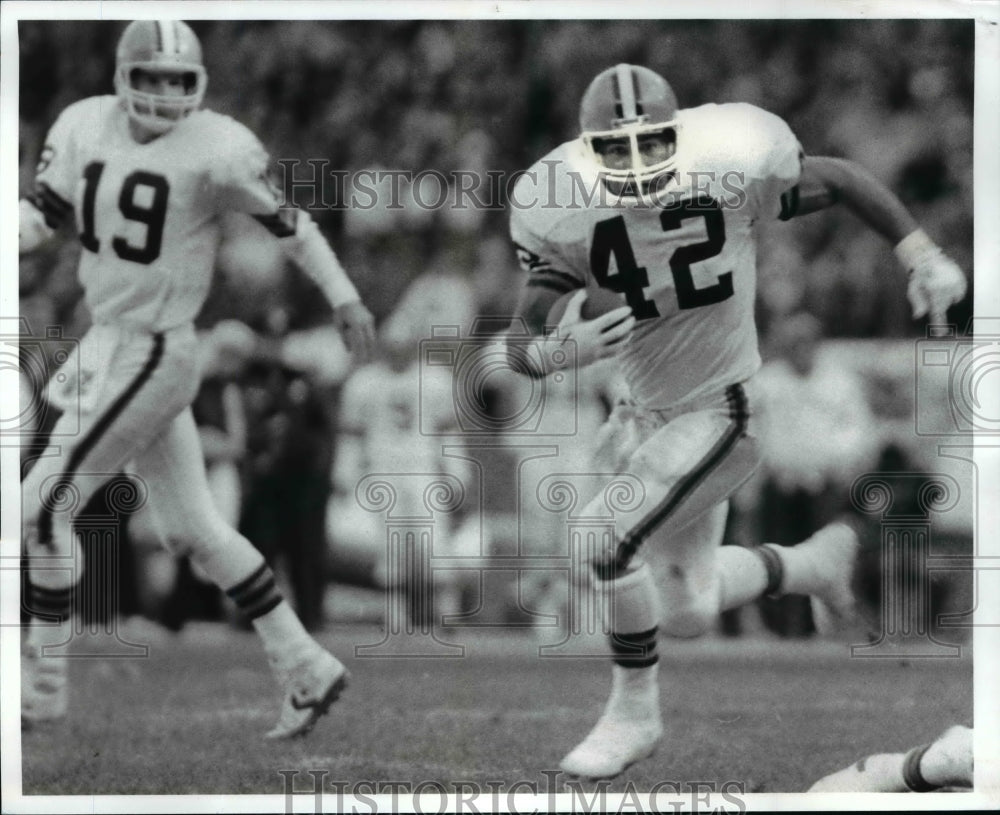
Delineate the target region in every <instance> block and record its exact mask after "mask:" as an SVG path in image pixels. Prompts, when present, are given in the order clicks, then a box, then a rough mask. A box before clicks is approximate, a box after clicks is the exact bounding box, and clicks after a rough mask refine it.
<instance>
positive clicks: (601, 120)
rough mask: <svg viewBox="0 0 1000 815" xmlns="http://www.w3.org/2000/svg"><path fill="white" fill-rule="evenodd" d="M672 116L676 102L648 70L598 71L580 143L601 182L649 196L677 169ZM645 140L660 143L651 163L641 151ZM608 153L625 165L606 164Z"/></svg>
mask: <svg viewBox="0 0 1000 815" xmlns="http://www.w3.org/2000/svg"><path fill="white" fill-rule="evenodd" d="M676 114H677V97H676V96H675V95H674V92H673V89H672V88H671V87H670V85H669V84H668V83H667V80H665V79H664V78H663V77H662V76H660V75H659V74H658V73H656V72H655V71H651V70H650V69H649V68H643V67H641V66H639V65H628V64H625V63H621V64H619V65H615V66H614V67H613V68H608V69H606V70H604V71H601V73H599V74H598V75H597V76H596V77H594V79H593V81H592V82H591V83H590V85H589V86H588V87H587V90H586V91H585V92H584V94H583V99H582V100H581V102H580V139H581V141H582V142H583V145H584V148H585V150H586V153H587V156H588V158H590V159H591V160H592V161H593V162H594V163H595V164H596V165H597V166H598V168H599V171H600V173H601V174H602V176H603V177H604V179H605V181H610V182H613V183H614V185H615V186H617V187H618V188H621V189H624V188H627V187H632V188H634V187H635V186H636V185H638V186H639V187H640V189H642V190H648V188H649V186H650V184H651V182H652V181H653V180H654V179H656V178H657V177H658V176H661V175H664V174H667V173H670V172H671V171H672V170H673V168H674V166H675V165H676V162H677V159H676V157H675V152H676V147H677V132H678V124H677V121H676ZM649 139H656V140H657V141H659V142H660V146H659V150H658V151H657V153H656V154H655V157H651V154H650V153H649V152H647V151H646V150H645V149H643V147H642V144H643V143H644V142H645V141H646V140H649ZM609 148H612V149H615V150H616V152H617V153H618V154H619V155H620V156H621V157H622V159H623V160H622V161H621V162H620V163H616V164H615V166H612V165H610V164H609V163H608V161H607V159H606V153H607V151H608V149H609Z"/></svg>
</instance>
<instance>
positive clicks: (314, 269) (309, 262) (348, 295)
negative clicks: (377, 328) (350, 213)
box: [278, 210, 360, 308]
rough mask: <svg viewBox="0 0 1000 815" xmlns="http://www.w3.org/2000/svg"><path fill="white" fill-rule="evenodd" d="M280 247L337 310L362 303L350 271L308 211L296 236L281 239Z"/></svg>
mask: <svg viewBox="0 0 1000 815" xmlns="http://www.w3.org/2000/svg"><path fill="white" fill-rule="evenodd" d="M278 245H279V246H281V248H282V249H283V251H284V252H285V255H286V256H287V257H288V258H289V259H291V260H292V262H294V263H295V265H296V266H298V267H299V268H300V269H301V270H302V271H303V272H304V273H305V274H306V276H307V277H309V278H310V279H311V280H312V281H313V282H314V283H316V285H317V286H319V288H320V291H322V292H323V296H324V297H325V298H326V299H327V301H328V302H329V303H330V305H331V306H333V307H334V308H337V307H338V306H342V305H344V304H345V303H351V302H354V301H357V300H360V298H359V297H358V292H357V290H356V289H355V288H354V284H353V283H352V282H351V279H350V278H349V277H348V276H347V272H345V271H344V268H343V266H341V265H340V261H339V260H337V256H336V255H335V254H334V252H333V249H331V248H330V244H328V243H327V242H326V238H324V237H323V235H322V233H321V232H320V231H319V227H318V226H316V223H315V221H313V219H312V218H311V217H309V213H308V212H306V211H305V210H299V211H298V213H297V221H296V227H295V233H294V234H292V235H288V236H287V237H283V238H280V239H279V241H278Z"/></svg>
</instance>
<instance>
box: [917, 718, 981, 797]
mask: <svg viewBox="0 0 1000 815" xmlns="http://www.w3.org/2000/svg"><path fill="white" fill-rule="evenodd" d="M932 754H933V755H932ZM924 761H925V762H927V763H928V764H930V763H933V766H934V767H935V773H934V774H935V776H941V779H940V781H938V784H939V785H940V786H942V787H971V786H973V753H972V729H971V728H969V727H965V726H964V725H960V724H956V725H954V726H952V727H949V728H948V729H947V730H945V731H944V733H943V734H942V735H941V736H940V737H939V738H938V739H937V741H935V742H934V743H933V744H932V745H931V746H930V747H928V748H927V752H926V753H925V754H924ZM928 772H930V770H928Z"/></svg>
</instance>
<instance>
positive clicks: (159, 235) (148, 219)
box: [80, 161, 170, 264]
mask: <svg viewBox="0 0 1000 815" xmlns="http://www.w3.org/2000/svg"><path fill="white" fill-rule="evenodd" d="M103 172H104V162H103V161H92V162H90V164H88V165H87V166H86V168H85V169H84V171H83V179H84V182H85V186H84V188H83V206H82V208H81V215H82V221H83V231H82V232H81V233H80V243H81V244H83V248H84V249H86V250H87V251H88V252H95V253H96V252H97V251H98V250H99V249H100V248H101V242H100V239H99V238H98V237H97V235H96V234H95V232H94V202H95V201H96V199H97V185H98V184H99V183H100V181H101V174H102V173H103ZM139 187H146V188H148V189H150V190H152V196H151V200H150V202H149V204H148V205H142V204H139V203H137V202H136V200H135V198H136V196H135V193H136V190H137V189H138V188H139ZM169 194H170V184H169V182H168V181H167V179H165V178H164V177H163V176H162V175H157V174H156V173H150V172H147V171H146V170H135V171H134V172H131V173H129V174H128V175H127V176H125V181H124V182H122V189H121V193H120V194H119V196H118V210H119V211H120V212H121V214H122V215H124V216H125V218H126V219H128V220H130V221H137V222H139V223H141V224H145V225H146V242H145V243H144V244H143V245H142V246H133V245H132V244H131V243H129V242H128V241H127V240H125V238H122V237H119V236H117V235H116V236H114V237H113V238H112V240H111V248H112V249H114V250H115V254H116V255H118V257H120V258H121V259H122V260H131V261H134V262H135V263H144V264H148V263H152V262H153V261H154V260H156V259H157V258H158V257H159V256H160V248H161V247H162V245H163V224H164V221H165V220H166V217H167V196H168V195H169Z"/></svg>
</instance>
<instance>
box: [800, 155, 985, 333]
mask: <svg viewBox="0 0 1000 815" xmlns="http://www.w3.org/2000/svg"><path fill="white" fill-rule="evenodd" d="M837 203H841V204H843V205H844V206H846V207H847V208H848V209H850V210H851V212H853V213H854V214H855V215H857V216H858V217H859V218H860V219H861V220H862V221H864V222H865V223H866V224H868V225H869V226H870V227H871V228H872V229H874V230H875V231H876V232H878V233H879V234H880V235H881V236H882V237H884V238H885V239H886V240H888V241H889V242H890V243H891V244H892V245H893V247H894V251H895V253H896V257H897V258H898V259H899V262H900V263H901V264H902V265H903V267H904V268H905V269H906V270H907V272H908V273H909V275H910V283H909V287H908V288H907V296H908V297H909V300H910V305H912V306H913V317H914V319H917V318H919V317H923V316H924V315H925V314H929V315H930V320H931V322H932V323H943V322H945V312H946V311H947V310H948V307H949V306H952V305H954V304H955V303H957V302H958V301H959V300H961V299H962V298H963V297H964V296H965V291H966V286H967V284H966V279H965V275H964V273H963V272H962V270H961V269H960V268H959V267H958V266H957V265H956V264H955V263H954V261H952V260H951V259H950V258H949V257H947V256H946V255H945V254H944V252H942V251H941V249H940V248H939V247H938V246H937V245H936V244H935V243H934V242H933V241H932V240H931V239H930V237H928V235H927V233H926V232H924V231H923V229H921V228H920V225H919V224H918V223H917V222H916V220H915V219H914V217H913V216H912V215H911V214H910V212H909V210H907V209H906V207H905V206H904V205H903V203H902V202H901V201H900V200H899V198H898V197H896V195H895V193H893V192H892V191H891V190H890V189H889V188H888V187H886V186H885V185H884V184H883V183H882V182H881V181H879V180H878V179H877V178H875V177H874V176H873V175H872V174H871V173H869V172H868V171H867V170H866V169H864V168H863V167H861V166H860V165H859V164H856V163H855V162H853V161H848V160H847V159H840V158H830V157H827V156H809V157H806V158H805V159H804V160H803V163H802V176H801V178H800V180H799V184H798V200H797V205H796V206H795V208H794V212H793V213H791V214H793V215H795V216H799V215H808V214H809V213H811V212H816V211H818V210H820V209H825V208H826V207H829V206H832V205H833V204H837Z"/></svg>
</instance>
